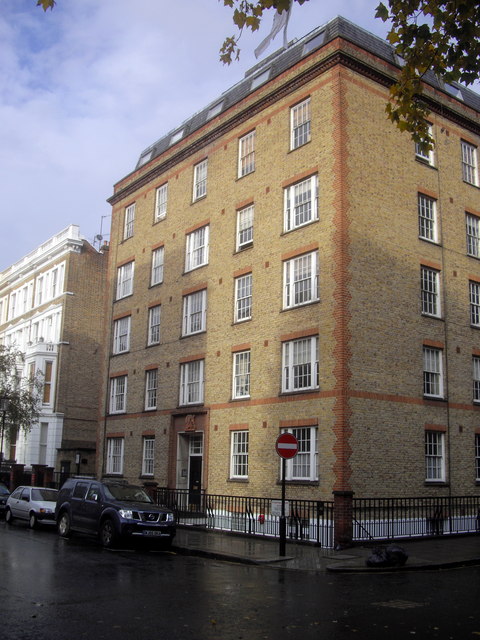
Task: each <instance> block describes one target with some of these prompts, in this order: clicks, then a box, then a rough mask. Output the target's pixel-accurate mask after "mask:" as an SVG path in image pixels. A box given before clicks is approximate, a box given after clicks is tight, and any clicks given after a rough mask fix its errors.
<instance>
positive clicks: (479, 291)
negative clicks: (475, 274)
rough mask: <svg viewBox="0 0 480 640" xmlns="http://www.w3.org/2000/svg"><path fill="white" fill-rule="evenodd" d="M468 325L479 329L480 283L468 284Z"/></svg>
mask: <svg viewBox="0 0 480 640" xmlns="http://www.w3.org/2000/svg"><path fill="white" fill-rule="evenodd" d="M469 294H470V324H471V325H472V327H478V328H480V282H472V281H471V280H470V282H469Z"/></svg>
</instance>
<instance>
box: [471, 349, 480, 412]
mask: <svg viewBox="0 0 480 640" xmlns="http://www.w3.org/2000/svg"><path fill="white" fill-rule="evenodd" d="M472 379H473V385H472V386H473V402H474V403H475V404H480V356H473V357H472Z"/></svg>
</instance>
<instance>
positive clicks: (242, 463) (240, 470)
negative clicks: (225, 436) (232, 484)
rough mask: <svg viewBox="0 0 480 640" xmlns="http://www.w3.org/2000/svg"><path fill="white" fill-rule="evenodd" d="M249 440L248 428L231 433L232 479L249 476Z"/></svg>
mask: <svg viewBox="0 0 480 640" xmlns="http://www.w3.org/2000/svg"><path fill="white" fill-rule="evenodd" d="M248 440H249V432H248V431H247V430H241V431H231V433H230V478H231V479H232V480H233V479H238V480H246V479H247V478H248Z"/></svg>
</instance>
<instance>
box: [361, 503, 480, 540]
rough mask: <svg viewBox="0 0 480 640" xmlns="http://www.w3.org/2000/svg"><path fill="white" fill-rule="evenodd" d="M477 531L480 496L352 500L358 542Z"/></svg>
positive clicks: (478, 526) (479, 523)
mask: <svg viewBox="0 0 480 640" xmlns="http://www.w3.org/2000/svg"><path fill="white" fill-rule="evenodd" d="M477 532H480V496H454V497H439V498H433V497H417V498H354V499H353V539H354V540H357V541H361V540H395V539H399V538H419V537H429V536H441V535H459V534H463V533H477Z"/></svg>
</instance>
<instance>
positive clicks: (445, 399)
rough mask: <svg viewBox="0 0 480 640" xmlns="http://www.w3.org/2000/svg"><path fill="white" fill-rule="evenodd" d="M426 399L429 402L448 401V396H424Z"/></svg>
mask: <svg viewBox="0 0 480 640" xmlns="http://www.w3.org/2000/svg"><path fill="white" fill-rule="evenodd" d="M423 399H424V400H427V401H429V402H448V399H447V398H439V397H438V396H425V395H424V396H423Z"/></svg>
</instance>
